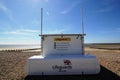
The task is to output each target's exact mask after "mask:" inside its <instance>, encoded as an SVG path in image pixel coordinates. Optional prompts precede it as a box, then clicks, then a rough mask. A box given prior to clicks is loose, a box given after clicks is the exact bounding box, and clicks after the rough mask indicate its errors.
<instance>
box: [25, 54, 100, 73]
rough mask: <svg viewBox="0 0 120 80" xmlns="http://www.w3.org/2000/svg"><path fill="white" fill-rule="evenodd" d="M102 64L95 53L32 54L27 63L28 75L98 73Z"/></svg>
mask: <svg viewBox="0 0 120 80" xmlns="http://www.w3.org/2000/svg"><path fill="white" fill-rule="evenodd" d="M99 72H100V65H99V63H98V60H97V58H96V57H95V56H93V55H89V54H86V55H52V56H50V55H49V56H47V57H43V56H41V55H40V56H39V55H37V56H32V57H30V58H29V59H28V61H27V65H26V73H27V75H84V74H98V73H99Z"/></svg>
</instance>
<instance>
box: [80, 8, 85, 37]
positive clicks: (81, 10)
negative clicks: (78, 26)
mask: <svg viewBox="0 0 120 80" xmlns="http://www.w3.org/2000/svg"><path fill="white" fill-rule="evenodd" d="M81 16H82V34H83V35H84V18H83V8H81Z"/></svg>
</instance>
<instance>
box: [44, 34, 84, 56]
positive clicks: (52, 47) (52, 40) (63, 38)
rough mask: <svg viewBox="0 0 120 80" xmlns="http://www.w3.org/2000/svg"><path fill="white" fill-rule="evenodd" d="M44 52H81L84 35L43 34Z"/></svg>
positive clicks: (47, 53)
mask: <svg viewBox="0 0 120 80" xmlns="http://www.w3.org/2000/svg"><path fill="white" fill-rule="evenodd" d="M42 43H43V54H44V55H49V54H63V55H64V54H81V55H82V35H80V34H69V35H68V34H62V35H61V34H59V35H42Z"/></svg>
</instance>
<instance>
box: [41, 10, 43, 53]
mask: <svg viewBox="0 0 120 80" xmlns="http://www.w3.org/2000/svg"><path fill="white" fill-rule="evenodd" d="M42 27H43V8H41V53H43V36H42V34H43V33H42V29H43V28H42ZM42 55H43V54H42Z"/></svg>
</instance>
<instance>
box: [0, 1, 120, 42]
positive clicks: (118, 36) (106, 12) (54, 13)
mask: <svg viewBox="0 0 120 80" xmlns="http://www.w3.org/2000/svg"><path fill="white" fill-rule="evenodd" d="M41 7H42V8H43V9H44V23H43V33H49V34H56V33H58V34H59V33H60V34H61V33H81V32H82V31H81V12H80V8H81V7H82V8H83V13H84V26H85V33H86V36H85V42H86V43H106V42H107V43H120V0H0V44H39V43H40V37H39V36H38V35H39V34H40V9H41Z"/></svg>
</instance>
